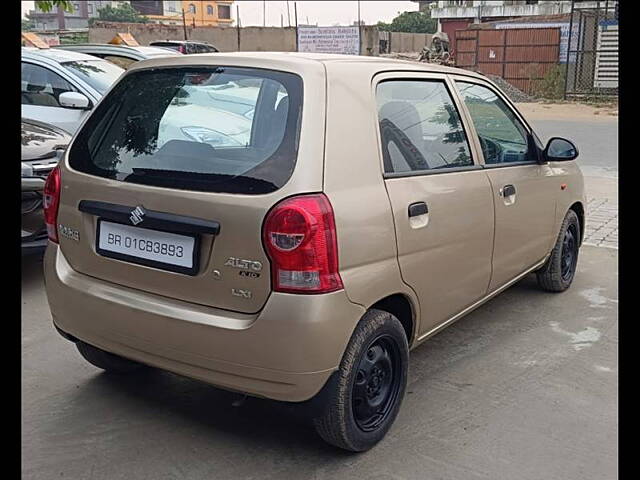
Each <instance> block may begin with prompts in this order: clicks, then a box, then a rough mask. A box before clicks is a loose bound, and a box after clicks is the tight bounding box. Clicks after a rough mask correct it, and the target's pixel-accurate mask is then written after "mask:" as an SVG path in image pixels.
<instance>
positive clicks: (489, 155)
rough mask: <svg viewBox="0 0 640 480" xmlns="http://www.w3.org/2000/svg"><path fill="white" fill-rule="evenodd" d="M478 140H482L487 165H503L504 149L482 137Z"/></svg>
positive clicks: (479, 136)
mask: <svg viewBox="0 0 640 480" xmlns="http://www.w3.org/2000/svg"><path fill="white" fill-rule="evenodd" d="M478 138H479V139H480V146H481V147H482V153H483V154H484V161H485V163H502V152H503V149H502V147H501V146H500V144H499V143H498V142H494V141H493V140H489V139H488V138H485V137H483V136H481V135H478Z"/></svg>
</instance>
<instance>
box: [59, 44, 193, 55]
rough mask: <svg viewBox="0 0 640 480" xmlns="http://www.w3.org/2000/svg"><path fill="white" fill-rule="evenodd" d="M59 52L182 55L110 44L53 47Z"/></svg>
mask: <svg viewBox="0 0 640 480" xmlns="http://www.w3.org/2000/svg"><path fill="white" fill-rule="evenodd" d="M53 48H55V49H58V50H67V51H78V50H82V49H85V50H95V51H101V52H113V53H114V54H115V53H117V52H121V53H123V54H124V53H125V52H130V53H132V54H135V55H136V56H139V55H142V56H145V57H152V56H153V57H155V56H161V55H167V56H171V55H182V54H181V53H180V52H176V51H175V50H170V49H167V48H161V47H148V46H137V47H134V46H129V45H112V44H109V43H75V44H70V45H56V46H55V47H53Z"/></svg>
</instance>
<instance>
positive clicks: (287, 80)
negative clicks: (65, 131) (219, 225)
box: [69, 66, 303, 194]
mask: <svg viewBox="0 0 640 480" xmlns="http://www.w3.org/2000/svg"><path fill="white" fill-rule="evenodd" d="M302 89H303V84H302V79H301V77H299V76H298V75H295V74H292V73H287V72H280V71H274V70H266V69H258V68H238V67H204V66H203V67H177V68H176V67H164V68H155V69H150V70H141V71H136V72H131V73H129V74H127V75H125V76H124V77H123V78H122V79H121V80H120V81H119V82H118V83H117V85H115V86H114V88H113V89H112V90H111V91H110V92H109V94H108V95H107V96H106V97H105V98H104V99H103V101H102V102H101V103H100V104H99V105H98V107H97V108H96V109H95V111H94V112H93V113H92V114H91V116H90V118H89V119H88V120H87V122H86V123H85V124H84V126H83V128H82V129H81V130H80V131H79V132H78V135H77V137H76V139H75V140H74V142H73V144H72V146H71V148H70V150H69V163H70V165H71V167H72V168H73V169H75V170H78V171H80V172H83V173H88V174H91V175H96V176H99V177H104V178H109V179H114V180H120V181H123V182H129V183H137V184H143V185H152V186H158V187H166V188H177V189H183V190H192V191H205V192H223V193H242V194H262V193H270V192H273V191H275V190H277V189H279V188H280V187H282V186H283V185H284V184H285V183H286V182H287V180H288V179H289V178H290V177H291V174H292V173H293V169H294V167H295V163H296V158H297V154H298V143H299V130H300V120H301V115H302Z"/></svg>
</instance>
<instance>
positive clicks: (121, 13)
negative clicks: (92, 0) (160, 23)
mask: <svg viewBox="0 0 640 480" xmlns="http://www.w3.org/2000/svg"><path fill="white" fill-rule="evenodd" d="M91 20H94V21H96V20H97V21H105V22H126V23H147V22H148V21H149V19H148V18H147V17H145V16H144V15H140V13H138V11H137V10H136V9H135V8H133V7H132V6H131V5H130V4H129V3H122V4H120V5H118V6H117V7H111V6H109V5H107V6H106V7H103V8H101V9H100V10H98V18H97V19H96V18H92V19H90V20H89V25H92V24H93V22H92V21H91Z"/></svg>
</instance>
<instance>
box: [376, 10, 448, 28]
mask: <svg viewBox="0 0 640 480" xmlns="http://www.w3.org/2000/svg"><path fill="white" fill-rule="evenodd" d="M378 29H379V30H382V31H386V32H409V33H435V32H436V31H437V30H438V21H437V20H436V19H435V18H431V12H430V11H429V10H426V11H424V12H402V13H400V14H399V15H398V16H397V17H396V18H394V19H393V20H392V21H391V23H384V22H378Z"/></svg>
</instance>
